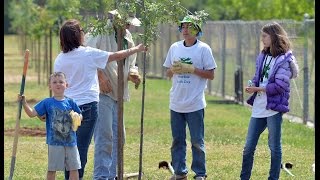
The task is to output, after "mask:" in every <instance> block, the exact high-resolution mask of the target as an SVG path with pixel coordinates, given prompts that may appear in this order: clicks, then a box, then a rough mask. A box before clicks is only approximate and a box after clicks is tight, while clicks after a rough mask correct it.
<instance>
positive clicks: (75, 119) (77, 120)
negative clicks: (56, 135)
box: [69, 110, 82, 131]
mask: <svg viewBox="0 0 320 180" xmlns="http://www.w3.org/2000/svg"><path fill="white" fill-rule="evenodd" d="M69 114H70V116H71V119H72V130H73V131H77V129H78V127H79V126H80V125H81V121H82V115H81V114H78V113H77V112H74V111H73V110H72V111H70V113H69Z"/></svg>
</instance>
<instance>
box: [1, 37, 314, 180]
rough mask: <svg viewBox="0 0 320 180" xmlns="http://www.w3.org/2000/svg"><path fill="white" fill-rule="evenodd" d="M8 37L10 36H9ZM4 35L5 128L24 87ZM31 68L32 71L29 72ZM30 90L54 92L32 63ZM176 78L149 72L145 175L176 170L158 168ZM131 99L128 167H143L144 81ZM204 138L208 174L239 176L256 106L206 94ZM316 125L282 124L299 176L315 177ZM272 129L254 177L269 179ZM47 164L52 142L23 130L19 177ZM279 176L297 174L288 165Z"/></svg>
mask: <svg viewBox="0 0 320 180" xmlns="http://www.w3.org/2000/svg"><path fill="white" fill-rule="evenodd" d="M7 42H8V41H7ZM7 45H8V43H6V37H5V50H4V51H5V57H4V58H5V68H4V76H5V83H4V89H5V92H4V129H5V131H8V130H10V129H12V128H14V127H15V122H16V115H17V109H18V103H17V102H16V99H17V94H18V93H19V91H20V80H21V74H22V66H23V61H22V60H21V59H23V56H21V55H19V53H17V51H16V49H15V48H10V47H9V46H7ZM9 67H10V68H9ZM29 71H30V72H29ZM27 74H28V75H29V76H28V75H27V80H26V87H25V95H26V97H27V99H28V100H30V104H34V103H35V102H37V101H39V100H41V99H43V98H45V97H47V96H48V94H49V92H48V89H47V86H46V85H43V84H40V85H39V84H37V80H36V79H37V78H35V75H34V74H35V73H34V70H33V69H29V70H28V72H27ZM170 86H171V82H170V81H168V80H159V79H151V78H147V79H146V83H145V87H146V91H145V93H146V94H145V104H144V118H143V119H144V143H143V164H142V165H143V172H144V176H143V179H147V180H164V179H168V178H169V177H170V176H171V175H170V173H169V171H167V170H164V169H160V170H159V169H158V163H159V162H160V161H163V160H165V161H170V159H171V156H170V146H171V131H170V121H169V109H168V105H169V104H168V103H169V89H170ZM130 92H131V101H130V102H126V103H125V104H124V119H125V127H126V144H125V146H124V172H125V173H131V172H138V170H139V148H140V121H141V106H142V104H141V95H142V85H141V86H140V87H139V89H138V90H135V89H134V86H133V84H130ZM206 99H207V103H208V105H207V108H206V109H205V143H206V151H207V152H206V153H207V154H206V158H207V174H208V179H209V180H215V179H219V180H220V179H221V180H231V179H239V174H240V170H241V162H242V149H243V146H244V143H245V137H246V132H247V127H248V123H249V118H250V115H251V109H250V108H249V107H246V106H241V105H238V104H223V103H221V102H222V99H220V98H218V97H214V96H209V95H207V96H206ZM20 126H21V128H42V129H44V128H45V124H44V123H43V122H41V121H39V120H38V119H36V118H32V119H30V118H28V117H27V115H26V114H25V113H24V112H22V116H21V121H20ZM314 136H315V131H314V129H313V128H308V127H306V126H304V125H302V124H295V123H290V122H289V121H288V120H284V122H283V129H282V145H283V147H282V149H283V162H291V163H292V164H293V169H292V170H291V172H292V173H293V174H294V175H295V177H294V179H303V180H309V179H310V180H311V179H315V175H314V173H313V172H312V170H311V165H312V164H313V163H314V162H315V138H314ZM267 138H268V132H267V131H265V132H264V133H263V134H262V135H261V137H260V141H259V144H258V146H257V150H256V154H255V162H254V168H253V172H252V179H267V178H268V171H269V166H270V163H269V161H270V152H269V148H268V145H267ZM13 139H14V138H13V136H12V135H9V134H8V133H5V136H4V178H5V179H7V178H8V176H9V171H10V162H11V154H12V145H13ZM187 139H188V141H187V144H188V147H187V165H188V168H189V176H188V177H189V178H190V179H192V177H193V175H194V173H193V172H192V170H191V169H190V166H191V160H192V159H191V147H190V141H189V139H190V138H189V135H188V136H187ZM93 150H94V145H93V143H92V144H91V145H90V149H89V157H88V163H87V167H86V172H85V177H84V179H92V172H93ZM46 169H47V145H46V144H45V137H43V136H19V142H18V148H17V154H16V164H15V171H14V179H16V180H25V179H45V178H46V171H47V170H46ZM57 179H63V172H57ZM280 179H292V177H291V176H289V175H288V174H287V173H286V172H285V171H282V172H281V176H280Z"/></svg>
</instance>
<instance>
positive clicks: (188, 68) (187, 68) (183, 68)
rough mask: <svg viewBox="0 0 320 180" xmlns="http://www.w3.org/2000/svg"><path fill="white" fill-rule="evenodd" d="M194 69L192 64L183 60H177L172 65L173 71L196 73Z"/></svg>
mask: <svg viewBox="0 0 320 180" xmlns="http://www.w3.org/2000/svg"><path fill="white" fill-rule="evenodd" d="M194 69H195V68H194V67H193V65H192V64H186V63H183V62H181V61H175V62H174V63H173V65H172V67H171V70H172V72H173V73H177V74H183V73H194Z"/></svg>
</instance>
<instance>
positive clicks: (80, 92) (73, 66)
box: [54, 19, 147, 179]
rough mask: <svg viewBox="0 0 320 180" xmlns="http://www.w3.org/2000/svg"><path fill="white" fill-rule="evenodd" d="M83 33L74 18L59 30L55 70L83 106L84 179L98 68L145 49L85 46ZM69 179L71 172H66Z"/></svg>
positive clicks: (81, 149) (79, 132)
mask: <svg viewBox="0 0 320 180" xmlns="http://www.w3.org/2000/svg"><path fill="white" fill-rule="evenodd" d="M83 42H84V32H83V30H82V28H81V26H80V22H79V21H78V20H75V19H71V20H68V21H66V22H65V23H64V24H63V26H62V27H61V29H60V48H61V50H62V52H61V53H60V54H59V55H58V56H57V58H56V59H55V62H54V72H57V71H60V72H63V73H64V74H66V77H67V82H68V83H69V87H68V88H67V89H66V91H65V95H66V96H67V97H69V98H72V99H73V100H74V101H75V102H76V103H77V105H78V106H79V107H80V109H81V111H82V115H83V120H82V122H81V126H80V127H79V128H78V130H77V144H78V150H79V154H80V160H81V169H79V170H78V171H79V178H80V179H82V177H83V174H84V168H85V166H86V163H87V153H88V148H89V145H90V142H91V139H92V135H93V130H94V126H95V122H96V120H97V118H98V102H99V83H98V77H97V69H98V68H100V69H103V68H104V67H105V66H106V64H107V62H110V61H114V60H123V59H125V58H126V57H128V56H130V55H132V54H135V53H137V52H141V51H146V50H147V48H146V47H145V46H144V45H143V44H139V45H138V46H135V47H132V48H130V49H127V50H121V51H117V52H107V51H102V50H99V49H96V48H91V47H85V46H83ZM65 178H66V179H69V172H68V171H66V172H65Z"/></svg>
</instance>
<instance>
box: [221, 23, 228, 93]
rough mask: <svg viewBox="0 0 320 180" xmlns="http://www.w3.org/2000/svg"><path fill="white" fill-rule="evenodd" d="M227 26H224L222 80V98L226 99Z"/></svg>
mask: <svg viewBox="0 0 320 180" xmlns="http://www.w3.org/2000/svg"><path fill="white" fill-rule="evenodd" d="M226 34H227V33H226V25H225V24H223V25H222V48H221V68H222V71H221V74H222V76H221V80H222V82H221V83H222V97H225V91H226V89H225V82H226Z"/></svg>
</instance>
